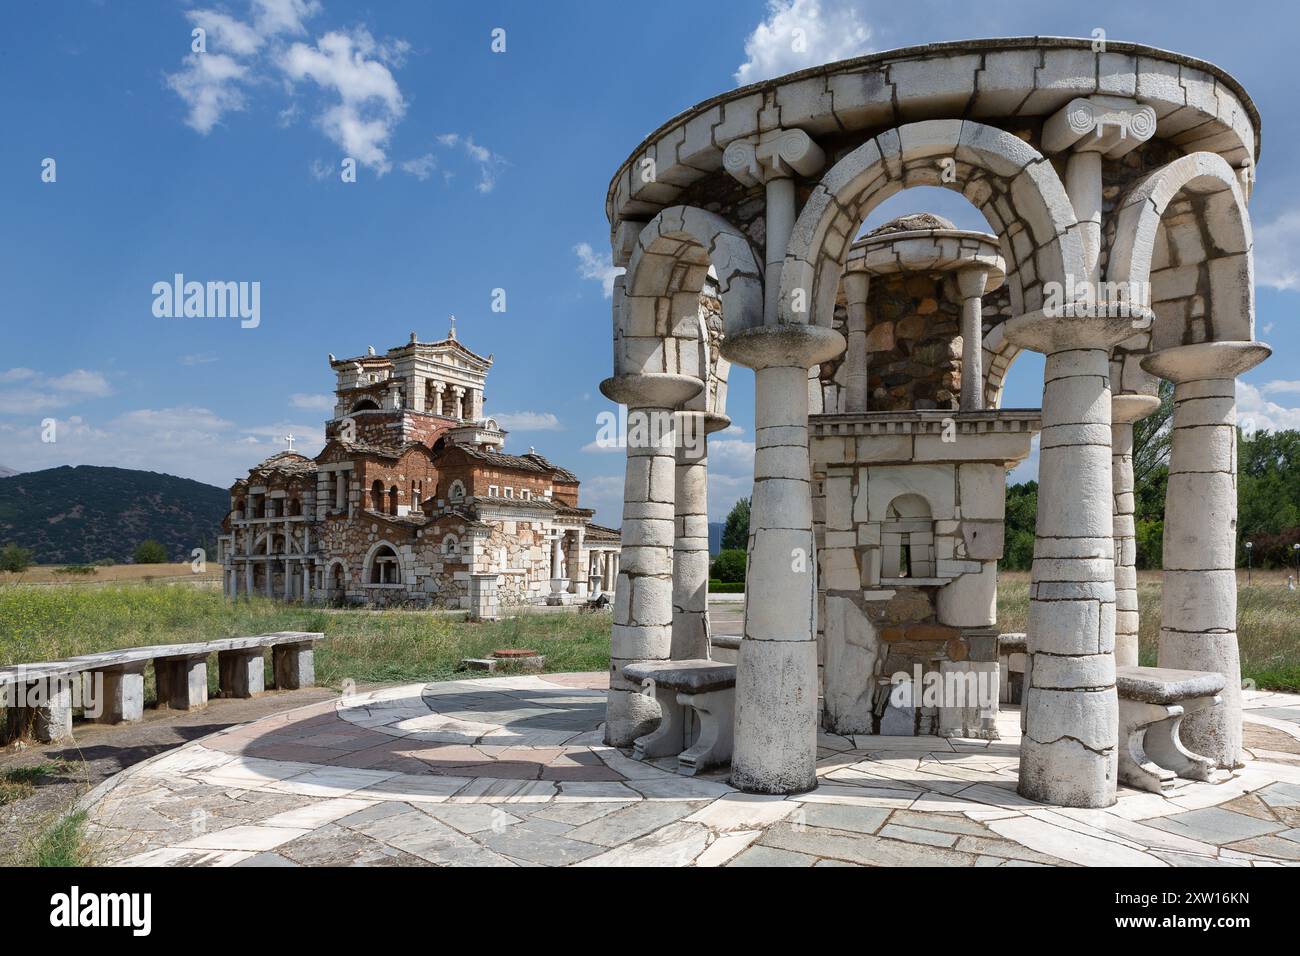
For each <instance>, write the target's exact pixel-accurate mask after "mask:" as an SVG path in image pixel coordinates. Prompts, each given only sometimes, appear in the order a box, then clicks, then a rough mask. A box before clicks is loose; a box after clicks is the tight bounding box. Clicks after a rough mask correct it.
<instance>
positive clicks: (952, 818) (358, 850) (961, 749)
mask: <svg viewBox="0 0 1300 956" xmlns="http://www.w3.org/2000/svg"><path fill="white" fill-rule="evenodd" d="M605 686H606V678H605V675H604V674H555V675H544V676H533V675H530V676H521V677H493V678H485V679H479V680H464V681H448V682H443V683H436V684H427V685H407V686H401V687H391V688H385V689H382V690H378V691H374V692H370V693H365V694H359V695H355V696H352V697H345V698H341V699H337V700H330V701H324V702H320V703H314V704H311V705H308V706H306V707H302V708H299V709H297V710H293V711H289V712H286V713H281V714H276V715H273V716H269V717H265V718H262V719H260V720H255V721H252V722H250V723H247V724H242V725H238V726H235V727H231V728H229V729H227V730H224V731H222V732H220V733H216V734H213V735H211V736H208V737H205V738H203V739H201V740H198V741H194V742H192V743H189V744H186V745H185V746H183V747H180V748H178V749H176V750H173V751H170V752H168V753H166V754H163V755H160V756H158V757H155V758H153V759H151V760H148V761H145V762H143V763H140V764H137V765H136V766H134V767H131V768H129V769H127V770H125V771H123V772H122V773H120V774H118V775H117V776H116V777H114V778H112V779H111V780H109V781H107V782H105V784H103V785H101V786H100V787H98V788H96V790H95V791H92V792H91V793H90V794H89V795H87V798H86V799H85V800H83V806H85V807H86V808H87V809H88V810H89V821H90V822H89V824H88V834H89V837H90V840H91V841H92V846H93V848H94V853H95V856H96V859H97V860H98V861H100V862H103V863H107V864H114V865H125V866H133V865H170V866H349V865H351V866H430V865H433V866H570V865H573V866H617V865H651V866H687V865H695V866H723V865H727V866H854V865H858V866H891V865H930V866H1079V865H1082V866H1103V865H1118V866H1293V865H1300V696H1295V695H1285V694H1275V693H1251V692H1248V693H1247V695H1246V696H1247V700H1246V705H1245V706H1246V708H1247V710H1246V719H1247V728H1246V729H1247V738H1246V739H1247V745H1248V752H1249V753H1250V755H1251V756H1252V757H1253V758H1254V759H1252V760H1250V762H1249V763H1248V764H1247V765H1246V766H1245V767H1244V768H1242V769H1241V770H1238V771H1236V772H1234V773H1226V772H1221V773H1219V774H1217V775H1216V778H1215V780H1213V781H1211V782H1208V783H1186V784H1184V785H1182V786H1180V787H1178V788H1177V789H1175V790H1174V791H1173V792H1171V793H1170V794H1169V795H1167V796H1159V795H1156V794H1150V793H1143V792H1139V791H1134V790H1129V789H1127V788H1123V787H1121V789H1120V795H1119V800H1118V802H1117V803H1116V805H1115V806H1114V807H1111V808H1109V809H1106V810H1072V809H1065V808H1055V807H1047V806H1043V805H1041V804H1037V803H1034V802H1032V801H1030V800H1026V799H1024V798H1023V797H1021V796H1019V795H1018V794H1017V793H1016V783H1017V779H1016V772H1017V760H1018V754H1017V751H1018V746H1017V745H1018V741H1019V714H1018V712H1016V711H1015V710H1009V711H1007V712H1005V713H1003V714H1002V715H1001V716H1000V717H999V721H998V728H999V732H1000V733H1001V735H1002V739H1001V740H999V741H993V742H989V741H983V740H957V739H953V740H948V739H943V738H938V737H922V738H917V737H873V736H859V737H854V738H847V737H837V736H833V735H826V734H823V735H822V736H821V738H820V741H819V743H820V757H821V760H820V763H819V768H820V769H819V777H820V786H819V787H818V788H817V789H816V790H814V791H812V792H810V793H806V794H801V795H798V796H794V797H789V798H783V797H762V796H753V795H747V794H742V793H739V792H738V791H736V790H734V789H732V788H731V787H730V786H728V785H727V782H726V773H725V771H722V772H716V773H712V774H705V775H702V776H698V777H694V778H689V777H681V776H678V775H677V774H676V773H675V769H676V768H675V761H674V760H673V759H668V760H658V761H652V762H650V763H641V762H638V761H635V760H632V759H630V757H629V756H628V754H627V753H626V752H624V751H620V750H617V749H614V748H610V747H606V746H604V745H603V744H602V743H601V732H600V724H601V721H602V719H603V717H604V690H605ZM1252 730H1257V731H1258V734H1257V735H1256V736H1252ZM1257 739H1259V740H1262V741H1263V743H1264V744H1265V745H1266V746H1264V745H1261V746H1260V747H1258V748H1251V744H1253V743H1255V742H1256V740H1257Z"/></svg>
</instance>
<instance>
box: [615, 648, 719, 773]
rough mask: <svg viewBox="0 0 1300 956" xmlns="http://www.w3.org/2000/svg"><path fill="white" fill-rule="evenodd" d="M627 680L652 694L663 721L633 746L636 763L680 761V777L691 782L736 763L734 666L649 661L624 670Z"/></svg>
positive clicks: (708, 662) (703, 661) (696, 662)
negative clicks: (659, 759) (733, 750)
mask: <svg viewBox="0 0 1300 956" xmlns="http://www.w3.org/2000/svg"><path fill="white" fill-rule="evenodd" d="M623 676H624V677H626V678H628V679H629V680H633V681H637V682H638V683H640V684H641V686H642V688H643V690H644V691H646V692H649V693H651V694H653V695H654V697H655V700H657V701H658V702H659V712H660V713H661V714H662V715H663V719H662V720H660V722H659V726H658V727H657V728H655V729H654V730H653V731H651V732H650V733H648V734H646V735H644V736H642V737H638V738H637V739H636V740H635V741H633V744H632V756H633V757H635V758H636V759H637V760H649V759H650V758H652V757H672V756H674V755H675V756H676V757H677V772H678V773H680V774H684V775H685V776H688V777H689V776H694V775H695V774H696V773H698V772H700V771H701V770H707V769H709V768H710V767H716V766H719V765H721V764H726V763H730V762H731V745H732V731H733V724H734V718H735V711H736V665H735V664H720V663H718V662H717V661H707V660H686V661H645V662H642V663H635V664H625V665H624V666H623ZM692 714H693V715H694V717H695V718H696V719H695V720H694V721H692V720H691V719H690V718H691V715H692ZM692 737H693V738H694V741H693V742H692Z"/></svg>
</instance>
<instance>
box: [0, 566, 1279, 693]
mask: <svg viewBox="0 0 1300 956" xmlns="http://www.w3.org/2000/svg"><path fill="white" fill-rule="evenodd" d="M127 567H131V568H138V567H140V566H123V568H127ZM153 567H159V568H161V567H166V566H161V565H155V566H153ZM176 567H180V568H185V569H188V565H178V566H176ZM102 570H107V571H114V570H117V569H115V568H107V569H102ZM59 577H60V579H61V581H62V582H64V583H65V586H63V587H49V586H40V585H11V586H0V666H2V665H5V664H15V663H24V662H31V661H41V660H55V659H58V658H61V657H67V656H70V655H73V654H86V653H90V652H93V651H101V650H105V649H108V648H113V647H129V646H134V645H142V644H165V643H173V642H180V641H195V640H210V639H212V638H217V637H228V636H232V635H240V634H259V633H265V632H268V631H281V630H304V631H323V632H324V633H325V634H327V635H328V638H329V639H328V640H326V641H325V642H324V643H323V644H322V645H321V647H320V649H319V650H318V651H317V662H316V669H317V676H318V679H319V680H320V681H321V683H324V684H327V685H329V686H332V687H341V686H342V685H343V682H344V681H348V680H351V681H354V682H356V683H372V682H383V681H415V680H445V679H447V678H450V677H453V676H465V674H464V672H459V673H458V671H457V668H458V666H459V663H460V661H461V659H462V658H466V657H485V656H487V655H488V654H489V653H491V651H493V650H495V649H497V648H531V649H533V650H537V651H539V652H540V653H542V654H545V655H546V658H547V661H546V669H547V670H549V671H572V670H604V669H605V668H606V667H607V666H608V664H609V628H610V617H609V615H608V614H607V613H605V614H575V613H544V612H536V613H526V614H522V615H520V616H519V617H515V618H511V619H509V620H505V621H499V622H496V623H491V624H469V623H466V622H465V621H464V620H463V619H462V618H461V617H460V616H459V615H455V614H450V613H438V614H434V613H429V612H424V611H407V610H382V611H379V610H368V609H363V608H349V609H330V608H304V607H295V606H286V605H282V604H277V603H275V602H272V601H268V600H266V599H264V598H255V599H254V600H253V601H251V602H249V601H241V602H239V603H238V604H231V603H229V602H227V601H224V600H223V599H222V597H221V594H220V592H219V591H217V590H215V589H213V588H211V587H205V586H200V587H193V586H185V585H183V584H167V583H164V582H163V581H161V580H159V579H155V580H154V581H153V582H152V583H149V584H145V583H143V582H141V583H126V582H122V583H105V584H101V585H92V586H87V585H86V584H85V583H83V582H82V581H81V580H79V579H78V580H76V582H75V583H67V582H68V576H59ZM161 577H162V576H161V575H159V576H158V578H161ZM186 580H187V581H190V582H193V578H189V579H186ZM1285 581H1286V574H1285V572H1256V573H1255V574H1254V576H1253V583H1252V585H1250V586H1247V585H1246V578H1245V573H1244V572H1243V573H1242V575H1241V577H1240V579H1239V584H1240V587H1239V590H1238V636H1239V640H1240V645H1241V669H1242V675H1243V677H1245V678H1248V679H1252V680H1254V681H1255V682H1256V683H1257V684H1258V685H1259V686H1260V687H1267V688H1274V689H1279V690H1291V691H1300V590H1297V591H1290V590H1287V588H1286V586H1285ZM198 583H202V582H198ZM1138 599H1139V602H1140V606H1141V610H1142V618H1141V620H1142V629H1141V655H1142V663H1144V664H1154V663H1155V655H1156V641H1157V637H1158V635H1159V630H1160V572H1158V571H1154V572H1142V573H1141V574H1140V575H1139V581H1138ZM1028 612H1029V575H1028V573H1025V572H1004V573H1003V575H1002V577H1001V581H1000V583H999V595H998V618H999V626H1000V628H1001V630H1003V631H1023V630H1025V628H1026V625H1027V623H1028ZM213 670H214V671H215V668H214V669H213ZM213 677H214V679H215V674H214V675H213Z"/></svg>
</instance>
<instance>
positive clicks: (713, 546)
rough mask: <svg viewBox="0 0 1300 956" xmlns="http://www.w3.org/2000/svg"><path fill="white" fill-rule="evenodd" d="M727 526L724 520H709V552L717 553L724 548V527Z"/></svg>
mask: <svg viewBox="0 0 1300 956" xmlns="http://www.w3.org/2000/svg"><path fill="white" fill-rule="evenodd" d="M726 526H727V525H726V522H723V521H710V522H709V554H717V553H718V552H719V551H721V550H722V529H723V528H725V527H726Z"/></svg>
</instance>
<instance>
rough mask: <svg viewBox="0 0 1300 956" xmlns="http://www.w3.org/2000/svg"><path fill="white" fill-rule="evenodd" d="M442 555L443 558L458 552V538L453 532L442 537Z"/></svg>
mask: <svg viewBox="0 0 1300 956" xmlns="http://www.w3.org/2000/svg"><path fill="white" fill-rule="evenodd" d="M441 550H442V556H443V557H444V558H450V557H454V556H456V555H458V554H460V538H458V537H456V535H454V534H449V535H446V536H445V537H444V538H443V539H442V549H441Z"/></svg>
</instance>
